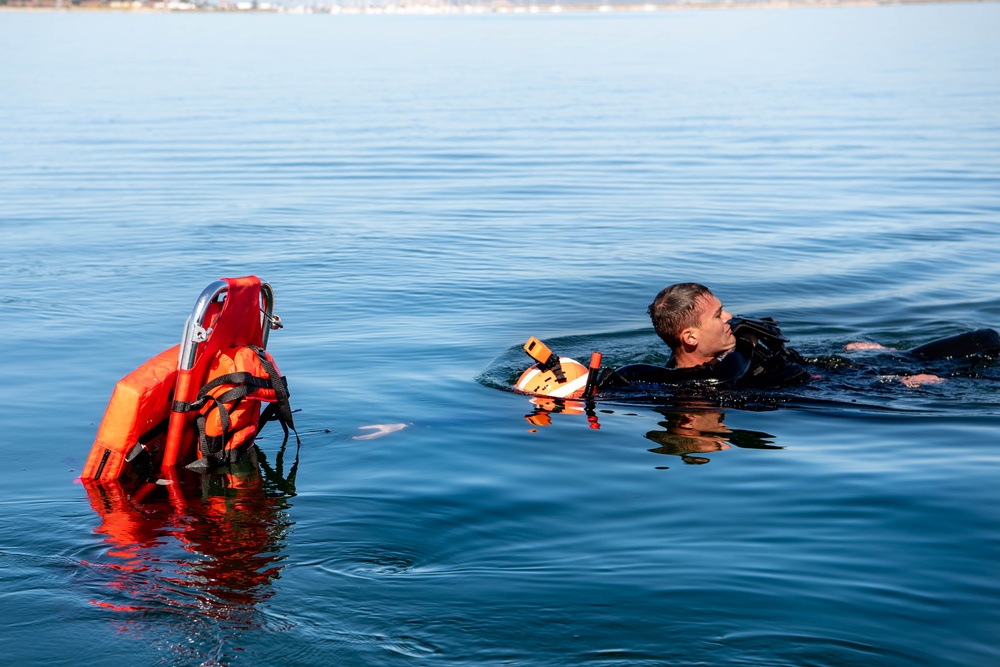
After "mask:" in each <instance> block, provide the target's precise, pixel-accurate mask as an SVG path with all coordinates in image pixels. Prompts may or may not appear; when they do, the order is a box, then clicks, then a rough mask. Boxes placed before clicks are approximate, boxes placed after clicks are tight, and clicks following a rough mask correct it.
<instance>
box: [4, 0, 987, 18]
mask: <svg viewBox="0 0 1000 667" xmlns="http://www.w3.org/2000/svg"><path fill="white" fill-rule="evenodd" d="M321 1H322V0H321ZM995 2H1000V0H745V1H743V0H730V1H725V0H706V1H698V0H694V1H681V2H645V3H643V2H634V3H632V2H630V3H611V2H607V3H600V2H596V3H592V2H587V3H573V4H566V5H563V4H560V3H558V2H549V3H543V4H539V3H533V2H527V1H525V2H511V1H509V0H500V1H487V2H476V1H475V0H469V1H468V2H463V3H450V2H442V1H435V0H425V1H423V2H420V1H408V0H403V1H402V2H393V1H392V0H388V1H386V2H385V3H384V4H376V3H373V2H366V1H365V0H346V2H344V3H343V4H342V3H341V2H336V1H334V2H330V3H328V4H324V5H313V6H305V5H301V4H300V5H282V4H276V3H272V2H261V1H256V2H251V1H243V0H233V1H231V2H218V3H215V4H207V3H194V2H187V1H186V0H163V1H148V0H105V1H101V0H78V2H76V3H74V2H72V0H13V1H11V0H6V1H4V0H0V11H8V12H16V11H30V12H34V11H49V12H95V11H109V12H150V13H185V12H186V13H212V14H220V13H222V14H247V13H263V14H334V15H336V14H347V15H350V14H359V15H362V14H370V15H387V14H388V15H392V14H400V15H433V14H561V13H622V12H645V13H655V12H674V11H684V10H702V9H710V10H725V9H801V8H818V7H824V8H827V7H887V6H902V5H945V4H989V3H995Z"/></svg>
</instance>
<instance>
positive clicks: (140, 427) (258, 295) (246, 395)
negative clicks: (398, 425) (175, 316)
mask: <svg viewBox="0 0 1000 667" xmlns="http://www.w3.org/2000/svg"><path fill="white" fill-rule="evenodd" d="M273 313H274V294H273V292H272V290H271V286H270V285H268V284H267V283H263V282H261V280H260V279H259V278H257V277H256V276H246V277H243V278H224V279H221V280H218V281H216V282H213V283H212V284H210V285H209V286H208V287H206V288H205V290H204V291H202V293H201V296H200V297H199V298H198V301H197V302H196V303H195V306H194V309H193V310H192V311H191V315H190V317H188V321H187V323H186V325H185V328H184V335H183V337H182V339H181V343H180V345H176V346H174V347H172V348H170V349H168V350H165V351H163V352H161V353H160V354H158V355H156V356H155V357H153V358H152V359H150V360H149V361H147V362H146V363H144V364H142V365H141V366H140V367H139V368H137V369H136V370H134V371H132V372H131V373H129V374H128V375H127V376H125V377H124V378H123V379H122V380H121V381H120V382H118V384H117V385H116V386H115V390H114V392H113V393H112V396H111V401H110V402H109V404H108V408H107V410H106V411H105V414H104V419H103V420H102V421H101V425H100V427H99V428H98V432H97V437H96V439H95V441H94V444H93V446H92V448H91V451H90V455H89V456H88V458H87V463H86V464H85V465H84V469H83V473H82V475H81V478H82V479H84V480H98V481H106V480H115V479H119V478H121V477H122V476H124V475H127V474H133V475H136V476H140V477H141V476H148V475H150V474H152V473H155V472H157V471H159V469H160V468H161V467H162V468H164V469H169V468H172V467H174V466H178V465H185V466H191V465H192V464H194V467H195V468H197V469H200V470H208V469H210V468H211V467H214V466H215V465H218V464H223V463H233V462H235V461H238V460H239V458H240V457H241V456H242V454H243V453H244V452H245V451H246V450H247V449H248V448H249V447H250V446H251V445H252V444H253V439H254V437H255V436H256V434H257V433H258V432H259V430H260V428H261V427H262V426H263V424H264V423H265V422H266V421H268V420H270V419H277V420H278V421H279V422H280V423H281V424H282V428H283V429H284V430H285V434H286V437H287V434H288V429H289V428H292V430H294V424H293V422H292V414H291V408H290V406H289V403H288V386H287V382H286V381H285V379H284V378H283V377H282V376H281V375H280V374H279V373H278V371H277V366H276V365H275V364H274V360H273V359H272V358H271V356H270V354H268V353H267V352H266V351H265V349H264V348H265V347H266V345H267V338H268V333H269V331H270V330H271V329H277V328H280V327H281V321H280V319H279V318H278V317H277V316H275V315H274V314H273ZM209 384H211V386H206V385H209ZM262 402H267V403H271V404H272V405H271V406H269V407H268V408H267V409H265V410H263V411H262V410H261V403H262ZM297 438H298V435H297V434H296V439H297ZM196 461H201V462H200V463H196Z"/></svg>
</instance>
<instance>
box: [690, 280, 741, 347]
mask: <svg viewBox="0 0 1000 667" xmlns="http://www.w3.org/2000/svg"><path fill="white" fill-rule="evenodd" d="M698 304H699V309H698V326H697V327H695V329H696V332H697V335H698V351H699V352H701V353H703V354H706V355H709V356H712V357H715V356H718V355H720V354H722V353H723V352H728V351H729V350H731V349H733V348H734V347H735V346H736V337H735V336H733V331H732V329H730V328H729V320H731V319H732V318H733V316H732V315H730V314H729V313H727V312H726V311H725V310H723V309H722V302H721V301H719V299H718V297H716V296H715V295H714V294H706V295H705V296H702V297H700V298H699V299H698Z"/></svg>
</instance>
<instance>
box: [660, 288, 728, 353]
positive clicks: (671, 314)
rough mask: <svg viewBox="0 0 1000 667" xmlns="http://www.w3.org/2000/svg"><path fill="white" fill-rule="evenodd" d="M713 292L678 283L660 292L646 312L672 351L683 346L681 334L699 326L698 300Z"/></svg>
mask: <svg viewBox="0 0 1000 667" xmlns="http://www.w3.org/2000/svg"><path fill="white" fill-rule="evenodd" d="M711 295H712V291H711V290H710V289H708V288H707V287H705V286H704V285H700V284H698V283H678V284H676V285H670V286H669V287H664V288H663V289H662V290H660V293H659V294H657V295H656V298H655V299H653V303H651V304H650V305H649V308H648V309H647V311H646V312H648V313H649V317H650V319H652V320H653V328H654V329H656V334H657V335H658V336H659V337H660V338H662V339H663V342H665V343H666V344H667V345H669V346H670V349H671V350H675V349H677V348H678V347H680V346H681V338H680V336H681V332H682V331H684V330H685V329H687V328H688V327H693V326H696V325H697V324H698V315H697V311H698V300H699V299H704V298H707V297H709V296H711Z"/></svg>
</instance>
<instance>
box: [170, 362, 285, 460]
mask: <svg viewBox="0 0 1000 667" xmlns="http://www.w3.org/2000/svg"><path fill="white" fill-rule="evenodd" d="M246 347H247V348H249V349H250V350H253V352H254V354H256V355H257V358H258V359H259V360H260V363H261V366H263V368H264V371H265V372H266V373H267V375H268V377H266V378H264V377H258V376H256V375H254V374H253V373H250V372H247V371H235V372H233V373H226V374H225V375H220V376H218V377H215V378H213V379H212V380H210V381H209V382H208V383H206V384H205V386H204V387H202V388H201V390H200V391H199V392H198V396H197V398H196V399H195V400H194V401H191V402H183V401H174V403H173V405H172V409H173V410H174V411H175V412H190V411H193V410H200V409H202V408H203V407H204V406H205V405H207V404H209V403H212V407H211V408H209V410H208V411H207V412H206V414H200V415H198V417H197V418H196V419H195V425H196V426H197V429H198V442H199V450H200V451H201V454H202V456H203V457H204V458H206V459H209V460H211V461H213V462H214V463H220V464H221V463H236V462H238V461H239V460H240V458H241V457H242V455H243V451H242V450H230V451H226V440H227V438H228V435H229V427H230V424H231V420H230V417H229V414H230V410H229V409H228V408H227V407H226V404H227V403H232V404H233V406H234V407H235V405H236V404H237V403H238V402H239V401H241V400H243V399H244V398H246V397H247V396H249V395H250V394H252V393H254V392H255V391H257V390H258V389H272V390H274V396H275V400H274V401H273V402H271V403H270V404H269V405H268V406H267V407H266V408H265V409H264V410H262V411H261V414H260V417H259V418H258V420H257V433H260V429H261V428H263V426H264V424H266V423H267V422H269V421H275V420H276V421H277V422H278V423H279V424H281V429H282V430H283V431H284V433H285V439H286V440H287V439H288V429H289V428H291V430H292V431H293V432H294V433H295V441H296V443H297V444H301V440H300V439H299V433H298V431H296V430H295V422H294V419H293V418H292V408H291V404H290V403H289V400H288V397H289V392H288V382H287V380H286V379H285V378H284V377H283V376H281V375H279V374H278V370H277V368H275V366H274V363H272V362H271V361H270V360H269V359H268V357H267V353H266V352H265V351H264V349H263V348H261V347H257V346H256V345H247V346H246ZM224 385H234V386H233V388H232V389H229V390H228V391H225V392H223V393H222V394H221V395H219V396H213V395H212V394H211V391H212V390H213V389H216V388H217V387H221V386H224ZM212 410H218V411H219V421H220V423H221V426H222V429H221V430H222V433H221V434H220V435H217V436H211V435H208V434H207V433H206V432H205V424H206V421H207V413H208V412H211V411H212ZM251 442H252V440H251Z"/></svg>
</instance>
